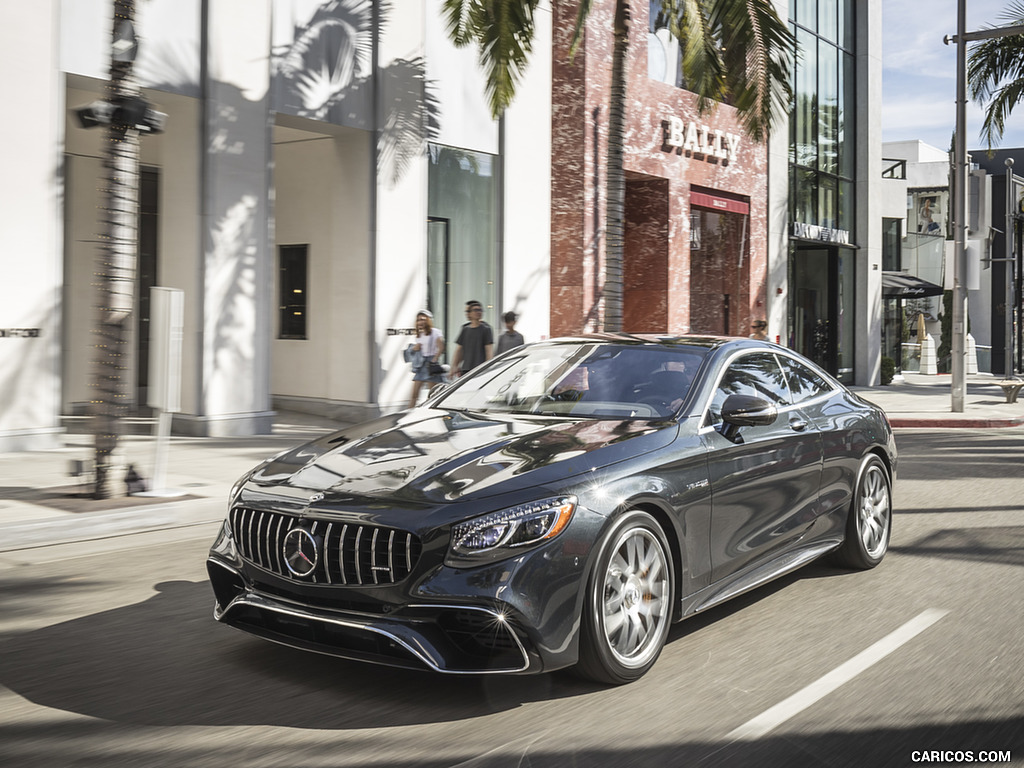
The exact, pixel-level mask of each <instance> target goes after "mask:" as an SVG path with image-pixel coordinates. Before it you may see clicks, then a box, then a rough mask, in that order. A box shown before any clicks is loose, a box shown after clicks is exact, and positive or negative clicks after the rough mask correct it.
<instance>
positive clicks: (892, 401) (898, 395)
mask: <svg viewBox="0 0 1024 768" xmlns="http://www.w3.org/2000/svg"><path fill="white" fill-rule="evenodd" d="M1002 378H1003V377H1002V376H992V375H990V374H974V375H972V376H968V377H967V392H966V393H965V395H964V410H963V413H953V412H952V410H951V409H952V394H951V389H950V387H951V382H950V376H949V375H948V374H946V375H939V376H923V375H921V374H919V373H905V374H903V376H902V378H901V379H897V380H896V381H893V382H892V384H889V385H888V386H885V387H851V389H852V390H853V391H854V392H856V393H857V394H859V395H860V396H861V397H863V398H864V399H865V400H870V401H871V402H873V403H875V404H876V405H879V406H881V407H882V409H883V410H884V411H885V412H886V414H887V415H888V416H889V422H890V423H891V424H892V425H893V427H897V428H900V427H925V428H940V429H955V428H975V429H977V428H989V427H991V428H999V427H1017V426H1021V425H1024V399H1021V400H1019V401H1018V402H1016V403H1007V402H1006V397H1005V395H1004V394H1003V390H1002V389H1001V388H1000V387H999V386H998V385H997V382H999V381H1001V380H1002Z"/></svg>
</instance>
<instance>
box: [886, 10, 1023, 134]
mask: <svg viewBox="0 0 1024 768" xmlns="http://www.w3.org/2000/svg"><path fill="white" fill-rule="evenodd" d="M881 5H882V21H883V33H882V96H883V98H882V138H883V141H904V140H909V139H920V140H922V141H924V142H927V143H928V144H932V145H933V146H936V147H939V148H940V149H949V146H950V141H951V140H952V136H953V129H954V127H955V124H956V46H955V45H952V44H950V45H944V44H943V42H942V38H943V37H944V36H945V35H950V36H952V35H955V34H956V25H957V18H956V15H957V0H913V2H912V1H911V0H882V3H881ZM966 5H967V20H966V23H967V31H968V32H972V31H975V30H978V29H982V28H984V27H1002V26H1007V25H1008V24H1009V23H1010V22H1009V21H1007V20H1006V19H1004V18H1002V14H1003V13H1004V12H1005V11H1006V9H1007V6H1008V5H1009V0H967V3H966ZM982 119H983V118H982V110H981V108H980V107H978V106H976V105H974V104H973V102H971V101H970V100H969V99H968V102H967V148H968V149H969V150H970V149H978V148H981V147H982V146H983V144H982V141H981V139H980V138H979V135H980V134H979V132H980V130H981V122H982ZM1000 146H1001V147H1024V104H1021V105H1020V106H1018V107H1017V108H1016V110H1015V111H1014V112H1013V113H1012V114H1011V116H1010V118H1009V120H1007V122H1006V131H1005V133H1004V135H1003V140H1002V142H1001V144H1000Z"/></svg>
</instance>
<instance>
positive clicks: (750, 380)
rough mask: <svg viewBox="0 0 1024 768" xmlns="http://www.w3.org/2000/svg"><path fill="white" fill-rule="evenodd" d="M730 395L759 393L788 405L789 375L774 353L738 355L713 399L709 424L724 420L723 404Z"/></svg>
mask: <svg viewBox="0 0 1024 768" xmlns="http://www.w3.org/2000/svg"><path fill="white" fill-rule="evenodd" d="M729 395H750V396H752V397H759V398H761V399H762V400H767V401H768V402H769V403H772V404H774V405H775V406H777V407H782V406H785V405H789V389H788V388H787V386H786V375H785V374H784V373H783V372H782V369H781V368H779V364H778V362H777V361H776V359H775V355H773V354H771V353H766V352H756V353H754V354H750V355H744V356H743V357H740V358H737V359H736V360H734V361H733V362H732V363H731V364H730V365H729V367H728V369H726V371H725V373H724V374H723V375H722V379H721V381H719V382H718V388H717V389H716V390H715V395H714V397H713V398H712V399H711V407H710V408H709V409H708V418H707V422H706V423H707V424H709V425H710V424H717V423H719V422H720V421H721V420H722V404H723V403H724V402H725V399H726V398H727V397H729Z"/></svg>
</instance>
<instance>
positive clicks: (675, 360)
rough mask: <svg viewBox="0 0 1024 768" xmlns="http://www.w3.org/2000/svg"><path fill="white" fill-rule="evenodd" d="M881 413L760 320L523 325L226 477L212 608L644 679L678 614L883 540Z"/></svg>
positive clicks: (270, 634)
mask: <svg viewBox="0 0 1024 768" xmlns="http://www.w3.org/2000/svg"><path fill="white" fill-rule="evenodd" d="M895 472H896V445H895V442H894V439H893V433H892V430H891V428H890V426H889V423H888V421H887V419H886V417H885V414H884V413H883V412H882V411H881V410H880V409H879V408H877V407H875V406H874V405H872V404H870V403H868V402H866V401H864V400H863V399H861V398H860V397H858V396H857V395H855V394H853V393H852V392H850V391H849V390H848V389H847V388H846V387H844V386H843V385H842V384H840V383H839V382H837V381H836V380H835V379H833V378H832V377H831V376H829V375H828V374H827V373H825V372H824V371H822V370H820V369H819V368H818V367H817V366H815V365H814V364H813V363H811V362H809V361H808V360H806V359H804V358H802V357H800V356H799V355H797V354H795V353H794V352H792V351H790V350H788V349H785V348H783V347H780V346H777V345H774V344H770V343H766V342H761V341H752V340H748V339H731V338H709V337H699V336H692V337H689V336H688V337H673V338H659V337H653V336H652V337H646V336H629V335H601V336H582V337H578V338H566V339H555V340H551V341H544V342H541V343H537V344H531V345H527V346H525V347H520V348H518V349H515V350H512V351H510V352H507V353H505V354H504V355H501V356H500V357H497V358H495V359H493V360H491V361H490V362H488V363H487V364H485V365H483V366H480V367H479V368H477V369H475V370H473V371H472V372H471V373H470V374H469V375H467V376H464V377H463V378H461V379H459V380H458V381H457V382H455V383H453V384H451V385H448V386H445V387H444V388H443V389H439V390H438V391H435V394H434V395H433V396H432V397H431V399H430V400H428V401H427V402H426V404H425V405H423V406H422V407H419V408H415V409H412V410H408V411H403V412H401V413H396V414H393V415H389V416H384V417H381V418H379V419H377V420H375V421H371V422H369V423H366V424H361V425H359V426H355V427H352V428H349V429H345V430H342V431H340V432H337V433H335V434H331V435H329V436H326V437H323V438H321V439H319V440H316V441H314V442H311V443H308V444H306V445H302V446H300V447H298V448H295V449H293V450H290V451H288V452H286V453H283V454H281V455H279V456H277V457H275V458H273V459H270V460H268V461H266V462H264V463H263V464H261V465H259V466H258V467H256V468H255V469H253V470H252V471H251V472H249V473H248V474H246V475H245V476H244V477H242V478H241V479H240V480H239V481H238V483H237V484H236V485H235V487H234V489H233V490H232V493H231V498H230V502H229V511H228V516H227V519H226V520H225V522H224V526H223V528H222V530H221V532H220V534H219V535H218V537H217V540H216V542H215V543H214V545H213V548H212V550H211V552H210V556H209V561H208V570H209V574H210V580H211V582H212V585H213V591H214V594H215V596H216V608H215V616H216V618H217V619H218V620H220V621H221V622H223V623H225V624H229V625H231V626H233V627H237V628H239V629H242V630H245V631H246V632H250V633H252V634H254V635H258V636H260V637H263V638H266V639H268V640H273V641H276V642H279V643H284V644H286V645H290V646H296V647H299V648H305V649H309V650H313V651H319V652H321V653H327V654H332V655H336V656H342V657H346V658H350V659H361V660H365V661H372V662H378V663H384V664H390V665H397V666H407V667H416V668H425V669H431V670H435V671H437V672H445V673H471V674H481V673H529V672H547V671H550V670H554V669H559V668H562V667H575V669H576V671H577V672H579V673H580V674H582V675H584V676H586V677H589V678H592V679H595V680H599V681H602V682H606V683H624V682H629V681H631V680H635V679H637V678H639V677H640V676H641V675H643V674H644V673H645V672H647V670H649V669H650V668H651V667H652V666H653V665H654V663H655V661H656V660H657V658H658V655H659V654H660V652H661V649H662V646H663V645H664V643H665V639H666V636H667V634H668V629H669V625H670V623H671V622H673V621H678V620H680V619H684V618H686V617H688V616H690V615H692V614H694V613H697V612H699V611H702V610H704V609H706V608H709V607H710V606H713V605H716V604H718V603H720V602H722V601H724V600H727V599H729V598H730V597H733V596H735V595H738V594H740V593H742V592H745V591H747V590H750V589H752V588H754V587H757V586H758V585H760V584H763V583H765V582H766V581H768V580H770V579H773V578H776V577H778V576H780V575H782V574H784V573H788V572H790V571H793V570H794V569H796V568H799V567H800V566H802V565H804V564H806V563H808V562H809V561H811V560H813V559H815V558H818V557H820V556H822V555H826V554H830V555H831V556H832V557H834V558H835V560H836V561H837V562H839V563H842V564H844V565H846V566H848V567H852V568H871V567H874V566H875V565H877V564H878V563H879V562H880V561H881V560H882V558H883V556H884V555H885V553H886V549H887V548H888V544H889V534H890V530H891V523H892V494H891V489H892V484H893V479H894V476H895Z"/></svg>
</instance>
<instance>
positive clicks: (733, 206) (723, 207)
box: [690, 192, 750, 216]
mask: <svg viewBox="0 0 1024 768" xmlns="http://www.w3.org/2000/svg"><path fill="white" fill-rule="evenodd" d="M690 205H696V206H700V207H701V208H710V209H711V210H713V211H726V212H727V213H741V214H743V215H744V216H746V215H747V214H748V213H750V205H749V204H747V203H744V202H743V201H742V200H733V199H732V198H730V197H722V196H721V195H712V194H709V193H707V192H690Z"/></svg>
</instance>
